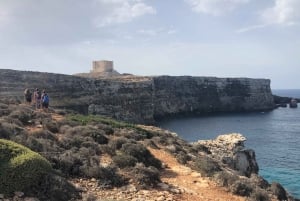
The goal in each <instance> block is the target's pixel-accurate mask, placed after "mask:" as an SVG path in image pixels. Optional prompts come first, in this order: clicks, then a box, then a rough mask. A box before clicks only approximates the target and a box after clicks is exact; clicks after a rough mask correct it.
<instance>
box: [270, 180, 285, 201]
mask: <svg viewBox="0 0 300 201" xmlns="http://www.w3.org/2000/svg"><path fill="white" fill-rule="evenodd" d="M271 191H272V193H273V194H274V195H275V196H276V197H277V199H278V200H280V201H281V200H287V193H286V191H285V190H284V188H283V187H282V186H281V185H280V184H279V183H276V182H273V183H272V184H271Z"/></svg>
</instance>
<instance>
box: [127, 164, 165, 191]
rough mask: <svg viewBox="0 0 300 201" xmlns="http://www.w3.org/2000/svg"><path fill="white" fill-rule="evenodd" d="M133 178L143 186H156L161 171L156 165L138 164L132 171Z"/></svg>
mask: <svg viewBox="0 0 300 201" xmlns="http://www.w3.org/2000/svg"><path fill="white" fill-rule="evenodd" d="M131 173H132V174H133V176H132V177H133V179H134V180H135V182H137V183H138V184H139V185H140V186H141V187H142V188H149V187H154V186H155V185H157V184H158V183H159V182H161V181H160V177H159V171H158V170H157V169H156V168H155V167H145V166H144V165H143V164H141V163H140V164H137V165H136V166H135V167H134V168H133V170H132V171H131Z"/></svg>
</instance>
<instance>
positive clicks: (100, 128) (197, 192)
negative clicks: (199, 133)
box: [0, 103, 294, 201]
mask: <svg viewBox="0 0 300 201" xmlns="http://www.w3.org/2000/svg"><path fill="white" fill-rule="evenodd" d="M0 138H5V139H9V140H12V141H15V142H18V143H21V144H23V145H25V146H28V147H29V148H31V149H32V150H33V151H36V152H38V153H40V154H41V155H42V156H44V157H45V158H46V159H47V160H49V161H50V162H51V164H52V165H53V168H54V170H55V171H57V172H58V173H59V174H58V175H57V176H54V177H55V179H54V180H49V181H50V182H48V183H47V182H46V184H41V185H42V186H43V185H44V187H45V185H46V187H47V188H44V190H45V189H46V190H45V192H47V193H52V194H54V195H52V196H53V197H55V198H56V199H55V200H86V201H93V200H99V201H101V200H102V201H121V200H135V201H162V200H167V201H168V200H169V201H171V200H176V201H177V200H178V201H181V200H191V201H198V200H199V201H202V200H204V201H227V200H228V201H242V200H247V201H248V200H249V201H267V200H290V201H292V200H294V199H293V198H291V197H288V195H287V194H286V192H285V191H284V189H281V188H282V187H281V186H278V185H275V184H274V185H273V184H272V185H271V184H268V182H266V181H265V180H263V178H260V177H259V176H258V175H257V174H256V173H257V172H258V167H257V164H256V161H255V154H254V152H253V151H252V150H247V149H245V148H244V145H243V142H244V141H245V138H244V137H243V136H242V135H240V134H231V135H224V136H220V137H218V138H217V139H215V140H210V141H199V142H197V143H194V144H189V143H187V142H185V141H183V140H182V139H180V138H178V137H177V135H176V134H174V133H171V132H169V131H166V130H162V129H160V128H157V127H152V126H143V125H133V124H126V123H122V122H117V121H114V120H110V119H105V118H102V117H101V118H100V117H97V116H88V117H87V116H80V115H79V116H78V115H71V116H70V115H69V114H66V112H63V111H55V110H50V111H49V112H44V111H42V110H39V111H35V110H33V108H32V107H31V106H28V105H22V104H21V105H9V104H6V103H2V104H0ZM125 147H126V149H125ZM58 151H59V153H58V155H56V153H55V154H54V155H51V154H52V153H54V152H58ZM49 153H51V154H50V155H49ZM0 154H1V153H0ZM118 157H119V158H118ZM123 157H124V158H123ZM0 165H1V164H0ZM0 176H1V174H0ZM65 179H66V181H65ZM46 181H48V180H46ZM53 181H55V182H57V181H59V182H58V183H57V184H58V187H55V189H54V190H53V189H50V190H49V189H48V188H53V185H56V183H55V182H53ZM51 182H52V183H51ZM53 183H55V184H53ZM69 184H72V185H71V186H73V187H74V189H73V187H69V186H68V185H69ZM68 189H73V190H74V193H73V194H76V195H77V196H73V197H72V195H70V196H71V197H72V198H70V199H59V198H57V196H56V195H55V194H59V193H61V196H62V197H63V194H68V193H69V192H68ZM75 191H76V192H75ZM35 192H37V191H35ZM38 193H39V192H38ZM44 196H46V197H47V195H44ZM37 197H39V198H37ZM11 200H15V201H18V200H20V201H25V200H26V201H37V200H51V199H49V198H45V197H43V195H42V196H41V195H39V196H35V194H33V193H32V192H31V193H29V192H15V193H14V194H13V195H10V196H8V195H4V194H3V193H1V189H0V201H11Z"/></svg>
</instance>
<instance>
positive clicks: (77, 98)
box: [0, 69, 274, 123]
mask: <svg viewBox="0 0 300 201" xmlns="http://www.w3.org/2000/svg"><path fill="white" fill-rule="evenodd" d="M0 77H1V80H0V99H16V98H17V99H19V100H23V97H22V96H23V91H24V89H25V88H30V89H34V88H40V89H46V91H47V92H48V94H49V95H50V96H51V106H54V107H59V108H66V109H74V110H77V111H80V112H81V113H85V114H87V113H89V114H99V115H104V116H109V117H112V118H115V119H118V120H123V121H127V122H135V123H153V122H154V121H155V120H156V119H158V118H163V117H165V116H170V115H177V114H202V113H209V112H241V111H257V110H258V111H262V110H270V109H273V108H274V99H273V96H272V92H271V89H270V80H268V79H250V78H215V77H191V76H178V77H177V76H157V77H138V76H122V77H107V78H98V79H93V78H82V77H76V76H70V75H62V74H52V73H40V72H28V71H15V70H5V69H0Z"/></svg>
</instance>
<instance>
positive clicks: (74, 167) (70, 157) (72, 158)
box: [53, 150, 83, 176]
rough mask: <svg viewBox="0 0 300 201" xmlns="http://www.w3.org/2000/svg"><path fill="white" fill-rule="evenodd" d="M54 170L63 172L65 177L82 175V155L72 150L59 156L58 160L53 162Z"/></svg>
mask: <svg viewBox="0 0 300 201" xmlns="http://www.w3.org/2000/svg"><path fill="white" fill-rule="evenodd" d="M53 162H54V163H55V164H54V168H56V169H59V170H61V171H62V172H63V173H64V174H65V175H73V176H79V175H80V166H82V165H83V163H82V160H81V159H80V155H78V154H76V153H74V152H72V151H71V150H68V151H66V152H65V153H63V154H61V155H59V157H58V158H57V159H54V161H53Z"/></svg>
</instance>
